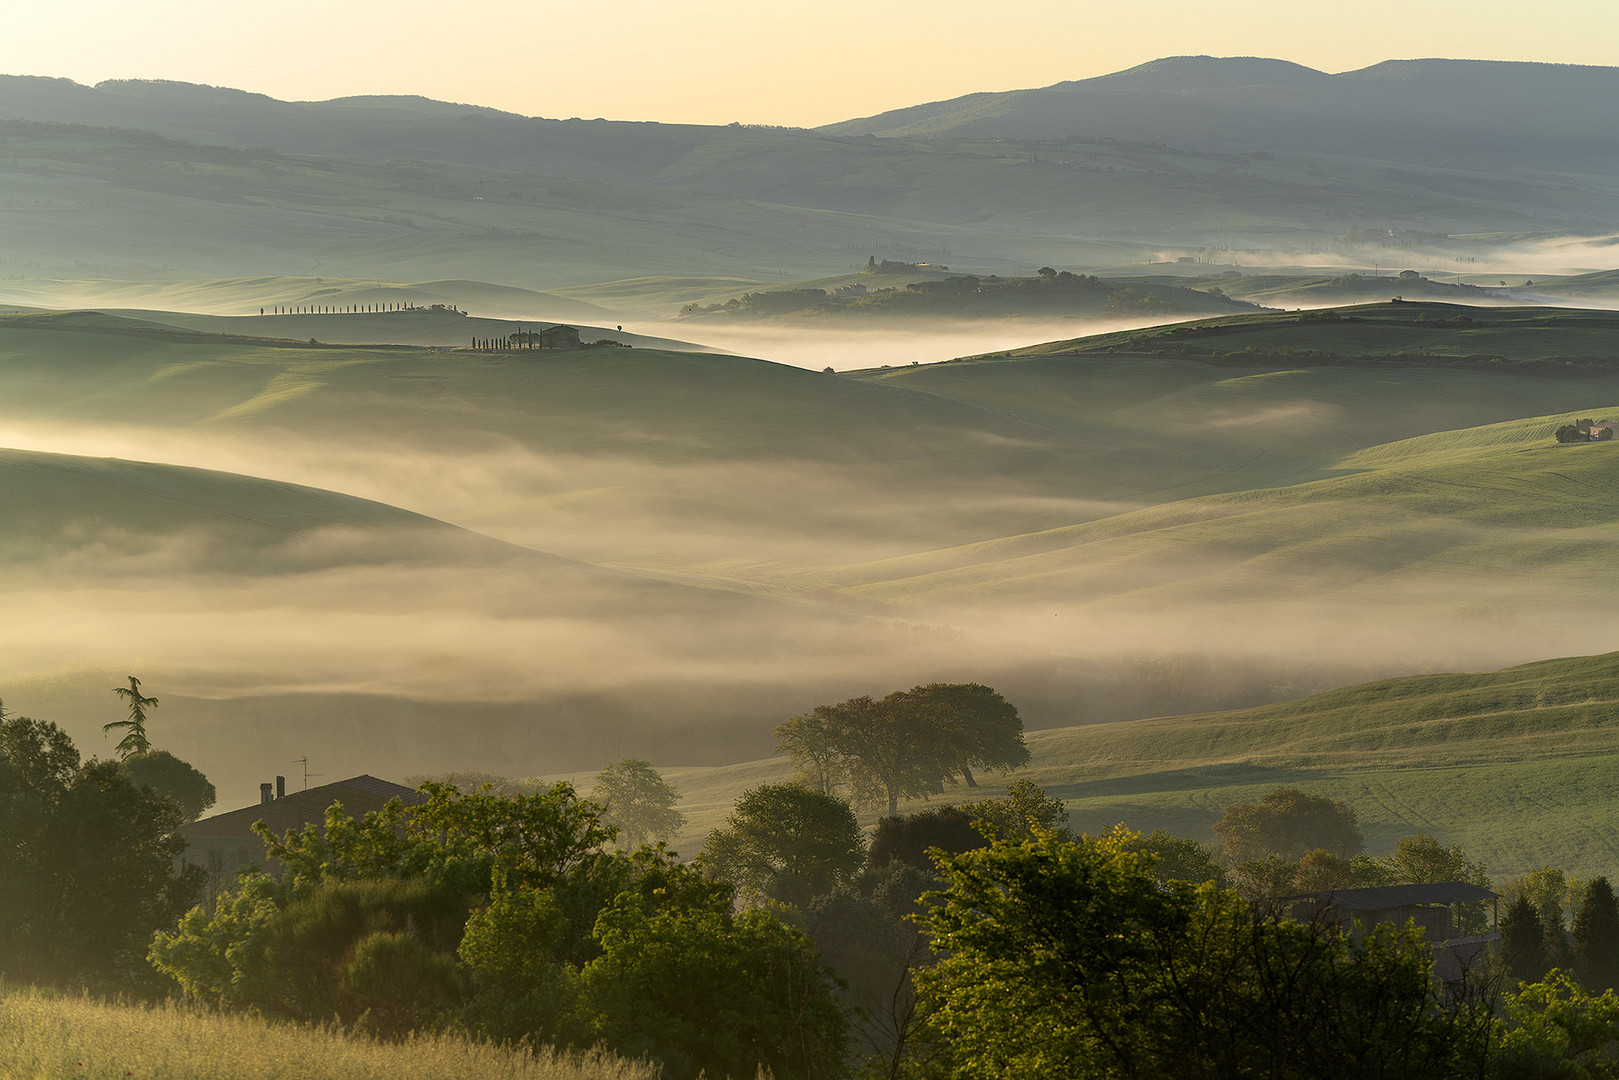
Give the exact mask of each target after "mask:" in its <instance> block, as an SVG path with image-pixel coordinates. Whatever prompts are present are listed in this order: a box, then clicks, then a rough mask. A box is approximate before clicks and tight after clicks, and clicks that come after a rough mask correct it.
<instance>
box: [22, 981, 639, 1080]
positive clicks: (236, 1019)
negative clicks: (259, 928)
mask: <svg viewBox="0 0 1619 1080" xmlns="http://www.w3.org/2000/svg"><path fill="white" fill-rule="evenodd" d="M656 1075H657V1069H656V1068H654V1067H653V1066H651V1065H647V1064H644V1063H640V1062H631V1061H626V1060H624V1059H622V1058H618V1057H614V1056H612V1055H610V1054H606V1053H592V1054H587V1055H581V1056H577V1057H575V1056H569V1055H562V1054H557V1055H553V1054H551V1053H550V1052H549V1051H542V1052H541V1053H538V1054H530V1053H526V1052H522V1051H518V1050H512V1049H507V1048H502V1047H495V1046H490V1045H487V1044H481V1043H475V1042H469V1041H467V1040H466V1039H463V1038H458V1037H453V1036H424V1037H421V1038H417V1039H412V1040H410V1041H408V1042H405V1043H397V1044H393V1043H378V1042H374V1041H372V1040H370V1039H366V1038H361V1037H356V1036H350V1035H344V1034H341V1033H338V1032H335V1031H329V1030H313V1029H309V1028H299V1027H293V1026H288V1025H279V1024H271V1023H268V1022H266V1021H263V1020H259V1019H255V1018H252V1017H247V1016H233V1015H223V1014H211V1013H202V1012H198V1011H196V1010H193V1009H188V1008H184V1007H179V1006H174V1005H163V1006H157V1007H144V1006H139V1005H108V1004H104V1003H101V1002H98V1001H95V1000H92V999H90V998H70V997H57V996H54V995H51V994H48V993H43V992H40V991H36V990H25V989H15V988H5V987H0V1077H5V1078H6V1080H55V1078H57V1077H91V1078H99V1077H125V1076H130V1077H137V1078H152V1080H239V1078H240V1080H246V1078H248V1077H252V1078H253V1080H279V1078H283V1077H285V1078H287V1080H372V1078H375V1080H384V1078H386V1080H416V1078H420V1080H443V1078H445V1077H452V1076H464V1077H478V1078H480V1080H504V1078H509V1080H653V1078H654V1077H655V1076H656Z"/></svg>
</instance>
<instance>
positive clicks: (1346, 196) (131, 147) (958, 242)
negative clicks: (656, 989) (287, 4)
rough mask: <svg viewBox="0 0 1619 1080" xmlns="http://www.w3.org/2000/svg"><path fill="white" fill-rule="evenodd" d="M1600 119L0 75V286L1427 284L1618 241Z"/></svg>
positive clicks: (1545, 94)
mask: <svg viewBox="0 0 1619 1080" xmlns="http://www.w3.org/2000/svg"><path fill="white" fill-rule="evenodd" d="M1614 101H1619V68H1611V67H1603V68H1592V67H1572V66H1566V65H1550V64H1524V63H1514V62H1498V61H1468V60H1392V61H1387V62H1384V63H1381V64H1376V65H1373V66H1371V67H1368V68H1365V69H1362V70H1360V71H1353V72H1346V73H1342V74H1338V75H1331V74H1326V73H1324V72H1320V71H1315V70H1313V69H1311V68H1308V67H1304V66H1302V65H1299V64H1295V63H1290V62H1288V61H1285V60H1272V59H1264V58H1256V57H1238V58H1229V57H1228V58H1217V57H1169V58H1165V59H1162V60H1156V61H1153V62H1151V63H1148V64H1143V65H1140V66H1138V67H1135V68H1131V69H1129V70H1127V71H1121V72H1115V73H1112V74H1109V75H1103V76H1099V77H1096V78H1091V79H1083V80H1078V81H1074V82H1067V83H1058V84H1056V85H1054V86H1049V87H1046V88H1043V89H1030V90H1017V91H1010V92H1006V93H980V94H971V95H967V96H964V97H961V98H956V99H953V100H950V101H942V102H931V103H926V104H919V105H915V106H912V107H910V108H908V109H901V110H896V111H894V112H890V113H885V114H882V115H880V116H876V117H868V118H865V119H858V120H849V121H845V122H843V123H840V124H833V125H829V126H828V127H826V128H822V129H819V130H813V131H808V130H800V129H777V128H760V127H741V126H736V127H732V126H725V127H712V126H708V127H705V126H698V125H677V124H659V123H650V122H648V123H640V122H625V121H609V120H601V119H595V120H586V119H578V118H573V119H566V120H562V119H545V118H539V117H524V116H518V115H515V114H512V113H507V112H501V111H499V110H495V109H490V108H485V107H481V106H476V105H463V104H455V103H451V102H442V101H434V100H431V99H427V98H421V97H411V96H386V95H379V96H359V97H345V98H337V99H333V100H331V101H321V102H287V101H278V100H276V99H274V98H271V97H267V96H265V95H263V94H255V93H248V92H245V91H240V90H232V89H228V88H221V87H209V86H196V85H192V84H187V83H177V82H163V81H140V80H120V81H111V82H105V83H102V84H99V85H98V86H95V87H88V86H82V85H80V84H78V83H74V82H72V81H70V80H67V79H51V78H40V77H21V76H0V224H3V225H4V226H5V227H4V228H0V260H4V261H5V262H6V263H7V265H9V266H13V267H22V268H25V269H26V270H27V271H28V273H27V274H26V275H25V276H27V277H30V278H40V279H44V280H58V279H70V280H83V279H87V278H94V279H128V278H140V279H145V278H154V277H155V278H160V279H164V280H173V279H176V278H186V279H193V280H198V279H205V278H221V277H223V278H260V277H266V276H280V275H291V276H298V277H310V278H320V277H328V276H331V277H344V278H366V279H386V280H401V279H414V280H418V281H429V280H439V279H446V278H462V279H470V280H477V281H493V282H498V283H501V284H504V285H514V286H521V287H523V288H526V289H530V290H534V291H536V292H542V293H552V294H554V293H558V292H564V291H566V290H568V289H572V288H582V289H586V290H589V296H590V297H591V302H593V303H597V304H602V305H603V306H612V305H613V303H614V302H615V300H614V298H615V296H622V297H623V300H624V307H620V308H618V310H619V312H620V313H621V314H623V315H624V316H625V317H628V318H638V317H641V316H642V315H643V314H647V313H648V312H647V311H646V309H645V308H643V307H642V303H643V301H642V300H641V297H643V295H646V294H645V289H644V288H643V285H644V284H645V282H647V281H648V280H653V281H656V280H673V281H675V282H676V285H675V286H673V287H672V288H673V290H674V291H673V292H670V293H669V296H668V298H667V299H665V300H660V301H659V303H660V305H664V304H666V305H667V306H666V307H662V308H661V309H660V310H658V311H656V312H654V313H656V314H672V313H673V312H674V311H675V310H678V308H679V306H680V305H682V304H684V303H685V302H687V301H688V300H691V301H695V300H698V299H705V300H706V299H707V298H709V297H710V296H711V294H712V293H713V292H714V291H715V290H714V289H713V288H712V287H710V286H708V285H704V284H701V283H702V282H708V281H712V280H720V279H722V280H724V281H725V282H727V283H730V282H736V283H737V284H738V286H739V287H742V288H751V287H753V286H754V285H755V284H775V283H779V282H787V281H793V280H804V279H812V278H822V277H828V276H833V275H838V274H843V273H847V272H849V271H850V270H851V269H854V268H855V267H858V266H859V265H860V264H861V263H863V262H865V261H866V260H867V259H869V258H870V257H872V256H873V255H875V256H877V257H879V258H899V259H902V260H905V261H913V260H926V261H936V262H941V263H946V264H948V265H950V266H953V267H957V268H963V267H965V268H972V269H973V270H974V272H979V273H1003V272H1004V273H1008V274H1010V275H1023V274H1027V273H1029V272H1030V271H1031V270H1033V269H1035V268H1036V267H1040V266H1047V265H1049V266H1055V267H1060V268H1068V269H1082V268H1092V269H1095V268H1102V267H1114V266H1121V265H1140V264H1142V263H1145V262H1153V263H1159V262H1162V261H1164V260H1165V259H1166V258H1167V259H1170V260H1174V259H1187V260H1197V259H1202V260H1204V261H1209V260H1213V261H1216V262H1220V263H1222V264H1224V265H1235V264H1239V263H1240V264H1243V265H1251V264H1253V263H1254V262H1258V263H1259V264H1263V265H1274V264H1278V263H1281V264H1285V263H1286V262H1287V260H1288V259H1289V258H1291V257H1292V256H1293V255H1297V256H1299V257H1300V258H1301V259H1302V260H1303V261H1304V263H1305V264H1307V265H1312V266H1313V265H1320V264H1322V261H1321V260H1320V259H1319V258H1318V257H1317V256H1319V255H1320V254H1322V253H1328V254H1331V255H1332V256H1334V258H1332V259H1331V260H1328V263H1329V264H1333V263H1336V262H1338V261H1339V260H1340V259H1348V260H1351V262H1350V265H1371V266H1383V265H1389V264H1391V263H1392V262H1394V261H1395V260H1398V262H1400V263H1401V264H1402V265H1403V264H1411V265H1416V266H1429V267H1437V266H1440V265H1455V264H1456V261H1457V260H1461V261H1463V262H1471V261H1477V260H1480V259H1491V258H1493V257H1494V251H1495V249H1497V248H1500V249H1507V251H1508V254H1509V255H1510V254H1511V251H1512V248H1513V246H1514V245H1522V244H1524V243H1531V244H1533V243H1539V242H1542V241H1545V240H1547V239H1549V238H1555V239H1562V238H1579V239H1583V238H1589V237H1598V238H1600V237H1609V236H1614V235H1619V112H1616V111H1615V110H1614V109H1613V108H1612V107H1611V103H1612V102H1614ZM154 135H156V136H161V137H162V139H155V138H153V136H154ZM164 139H166V140H169V141H168V142H164V141H163V140H164ZM6 215H9V217H8V216H6ZM1384 238H1387V239H1386V240H1385V239H1384ZM1416 247H1421V249H1422V250H1421V251H1420V252H1418V251H1414V250H1413V248H1416ZM1384 249H1395V250H1398V251H1399V254H1398V255H1391V254H1390V253H1389V252H1388V251H1386V250H1384ZM1247 253H1253V254H1252V255H1251V256H1250V255H1249V254H1247ZM1276 253H1283V254H1284V256H1285V257H1284V258H1282V259H1281V260H1278V259H1277V258H1274V257H1272V256H1274V255H1275V254H1276ZM1557 257H1558V258H1559V259H1560V260H1564V261H1559V262H1557V263H1556V264H1554V265H1555V266H1556V267H1557V268H1559V269H1569V268H1574V269H1579V270H1590V269H1600V268H1605V267H1606V266H1607V265H1608V264H1607V260H1606V256H1605V253H1604V252H1602V251H1600V250H1578V251H1570V252H1568V253H1566V254H1565V253H1559V255H1558V256H1557ZM1534 276H1535V277H1537V278H1539V277H1542V276H1544V275H1543V273H1542V272H1537V273H1535V275H1534ZM686 281H690V282H694V283H696V284H694V285H693V286H692V287H691V291H690V292H688V293H686V294H685V295H679V293H680V292H681V290H683V289H685V288H686V286H685V285H683V284H679V283H680V282H686ZM661 288H662V287H661V286H659V289H661ZM665 291H667V290H665ZM257 306H258V304H253V305H252V306H251V308H250V309H249V310H256V308H257ZM522 314H523V315H524V316H525V317H529V316H533V315H542V316H544V317H552V316H555V317H557V318H566V319H573V318H576V317H578V316H575V315H573V314H568V313H565V312H563V311H561V310H560V309H559V310H557V311H555V312H550V311H548V310H547V311H524V312H522ZM598 321H602V322H606V321H607V320H605V319H604V320H598ZM613 321H614V322H615V323H616V322H617V321H618V320H616V319H615V320H613Z"/></svg>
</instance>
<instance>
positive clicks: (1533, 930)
mask: <svg viewBox="0 0 1619 1080" xmlns="http://www.w3.org/2000/svg"><path fill="white" fill-rule="evenodd" d="M1501 959H1502V960H1503V961H1505V963H1506V966H1507V971H1509V972H1510V973H1511V974H1512V977H1513V978H1515V979H1521V980H1523V981H1524V982H1539V981H1540V979H1541V978H1542V977H1543V976H1544V975H1545V974H1546V970H1547V968H1549V967H1550V966H1551V965H1550V964H1549V963H1548V962H1547V957H1546V928H1545V927H1544V926H1543V925H1542V924H1541V921H1540V912H1539V911H1537V910H1536V909H1535V905H1534V903H1533V902H1531V901H1530V899H1529V898H1528V897H1527V896H1519V897H1518V898H1517V899H1516V900H1514V901H1513V902H1512V906H1511V907H1509V908H1507V913H1506V914H1505V915H1503V916H1502V917H1501Z"/></svg>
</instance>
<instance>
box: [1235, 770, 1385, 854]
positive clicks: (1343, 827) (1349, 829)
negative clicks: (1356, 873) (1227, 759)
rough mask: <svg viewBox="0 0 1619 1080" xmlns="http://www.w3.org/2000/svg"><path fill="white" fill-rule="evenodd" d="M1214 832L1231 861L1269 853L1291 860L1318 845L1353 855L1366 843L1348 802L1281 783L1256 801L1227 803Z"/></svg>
mask: <svg viewBox="0 0 1619 1080" xmlns="http://www.w3.org/2000/svg"><path fill="white" fill-rule="evenodd" d="M1214 833H1215V835H1216V836H1218V837H1220V841H1221V849H1222V852H1223V853H1224V855H1225V858H1226V861H1227V862H1228V863H1230V864H1233V865H1235V864H1237V863H1245V862H1251V861H1253V860H1256V859H1263V858H1265V857H1266V856H1267V855H1279V856H1281V857H1282V858H1283V859H1285V860H1287V861H1289V862H1292V861H1295V860H1297V859H1300V858H1302V857H1303V856H1304V854H1305V853H1306V852H1309V851H1313V850H1315V849H1317V848H1319V849H1321V850H1323V851H1326V852H1328V853H1330V854H1332V855H1336V856H1337V857H1338V858H1340V859H1352V858H1354V857H1355V856H1356V855H1359V854H1360V852H1361V850H1362V849H1363V848H1364V847H1365V842H1364V841H1363V840H1362V839H1361V835H1360V826H1359V825H1358V824H1357V823H1356V820H1355V811H1354V810H1352V809H1350V807H1349V805H1348V804H1347V803H1342V802H1335V801H1333V800H1332V799H1329V798H1327V797H1326V796H1323V795H1306V794H1305V793H1304V792H1302V791H1300V790H1299V789H1298V788H1291V787H1279V788H1277V789H1276V790H1274V791H1272V792H1271V793H1270V794H1268V795H1266V796H1265V797H1263V798H1262V799H1260V800H1259V802H1258V803H1238V804H1237V805H1235V806H1229V807H1227V808H1226V812H1225V815H1224V816H1223V817H1221V818H1220V820H1219V821H1218V822H1216V823H1215V825H1214Z"/></svg>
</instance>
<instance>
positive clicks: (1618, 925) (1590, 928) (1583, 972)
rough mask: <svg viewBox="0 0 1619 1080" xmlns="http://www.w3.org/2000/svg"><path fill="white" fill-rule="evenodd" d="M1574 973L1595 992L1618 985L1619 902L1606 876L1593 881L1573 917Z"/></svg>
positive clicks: (1587, 887) (1588, 988)
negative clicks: (1615, 899)
mask: <svg viewBox="0 0 1619 1080" xmlns="http://www.w3.org/2000/svg"><path fill="white" fill-rule="evenodd" d="M1574 970H1575V972H1576V973H1577V974H1578V975H1579V977H1580V983H1581V984H1582V985H1583V986H1584V987H1585V988H1586V989H1587V990H1589V991H1591V992H1592V993H1601V992H1602V991H1604V990H1611V989H1613V988H1614V986H1615V984H1616V983H1619V903H1615V901H1614V897H1613V886H1611V885H1609V884H1608V879H1607V878H1605V877H1599V878H1592V879H1591V881H1590V883H1589V884H1587V885H1586V887H1585V895H1584V896H1582V897H1581V898H1580V908H1579V911H1578V912H1577V913H1576V914H1575V916H1574Z"/></svg>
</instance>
